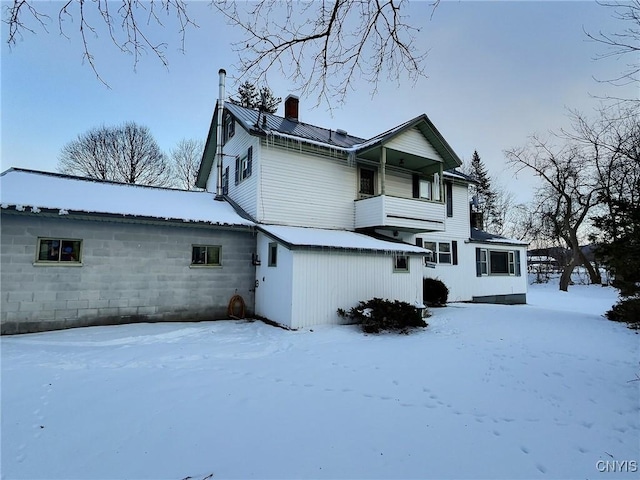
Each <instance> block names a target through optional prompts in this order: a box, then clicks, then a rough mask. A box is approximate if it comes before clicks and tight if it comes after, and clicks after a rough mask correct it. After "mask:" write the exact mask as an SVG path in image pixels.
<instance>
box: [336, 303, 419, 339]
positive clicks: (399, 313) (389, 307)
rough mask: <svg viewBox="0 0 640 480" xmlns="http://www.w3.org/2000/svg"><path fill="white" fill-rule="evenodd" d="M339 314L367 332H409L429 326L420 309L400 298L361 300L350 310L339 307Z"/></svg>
mask: <svg viewBox="0 0 640 480" xmlns="http://www.w3.org/2000/svg"><path fill="white" fill-rule="evenodd" d="M338 315H340V316H341V317H343V318H349V319H351V320H353V321H354V322H355V323H357V324H358V325H360V326H361V327H362V331H364V332H365V333H379V332H381V331H392V332H399V333H409V330H411V329H413V328H417V327H426V326H427V322H425V321H424V319H423V318H422V311H421V310H420V309H418V308H416V307H415V306H414V305H411V304H410V303H407V302H400V301H398V300H394V301H391V300H383V299H381V298H372V299H371V300H369V301H367V302H362V301H361V302H360V303H359V304H358V306H357V307H352V308H351V309H350V310H349V311H345V310H343V309H341V308H339V309H338Z"/></svg>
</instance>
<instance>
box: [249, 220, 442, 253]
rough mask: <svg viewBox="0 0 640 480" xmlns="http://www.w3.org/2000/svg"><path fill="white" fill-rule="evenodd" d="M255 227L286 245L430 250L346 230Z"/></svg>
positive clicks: (349, 248)
mask: <svg viewBox="0 0 640 480" xmlns="http://www.w3.org/2000/svg"><path fill="white" fill-rule="evenodd" d="M257 228H258V230H261V231H263V232H264V233H266V234H267V235H269V236H270V237H272V238H274V239H276V240H279V241H281V242H282V243H283V244H285V245H286V246H287V248H289V249H292V250H293V249H296V248H329V249H342V250H355V251H379V252H386V253H403V254H409V255H426V254H427V253H431V251H430V250H427V249H425V248H421V247H417V246H415V245H410V244H408V243H403V242H393V241H389V240H381V239H378V238H373V237H370V236H369V235H365V234H362V233H357V232H351V231H347V230H327V229H321V228H307V227H291V226H285V225H262V224H258V225H257Z"/></svg>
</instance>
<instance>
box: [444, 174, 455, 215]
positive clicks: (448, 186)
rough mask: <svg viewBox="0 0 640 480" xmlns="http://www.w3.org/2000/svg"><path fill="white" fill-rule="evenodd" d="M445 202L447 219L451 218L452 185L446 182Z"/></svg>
mask: <svg viewBox="0 0 640 480" xmlns="http://www.w3.org/2000/svg"><path fill="white" fill-rule="evenodd" d="M444 185H445V189H446V191H445V201H446V202H447V217H453V184H452V183H451V182H446V183H445V184H444Z"/></svg>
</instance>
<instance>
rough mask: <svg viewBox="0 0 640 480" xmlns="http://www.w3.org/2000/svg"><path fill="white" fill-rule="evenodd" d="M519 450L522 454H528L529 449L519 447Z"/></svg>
mask: <svg viewBox="0 0 640 480" xmlns="http://www.w3.org/2000/svg"><path fill="white" fill-rule="evenodd" d="M520 450H521V451H522V453H526V454H528V453H529V449H528V448H527V447H520Z"/></svg>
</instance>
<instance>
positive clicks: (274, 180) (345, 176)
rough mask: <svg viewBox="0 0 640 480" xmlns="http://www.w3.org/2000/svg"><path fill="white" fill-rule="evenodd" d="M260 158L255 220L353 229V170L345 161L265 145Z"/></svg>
mask: <svg viewBox="0 0 640 480" xmlns="http://www.w3.org/2000/svg"><path fill="white" fill-rule="evenodd" d="M260 156H261V159H260V163H261V166H260V175H261V178H262V183H261V185H260V186H259V192H258V198H259V201H258V214H257V219H258V221H260V222H262V223H273V224H281V225H292V226H304V227H317V228H338V229H353V224H354V206H353V202H354V200H355V198H356V169H355V167H349V166H348V165H347V161H346V160H345V159H340V158H330V157H326V158H323V157H320V156H316V155H311V154H307V153H304V152H298V151H295V150H287V149H284V148H280V147H276V146H271V145H266V144H264V143H263V145H262V146H261V155H260Z"/></svg>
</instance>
